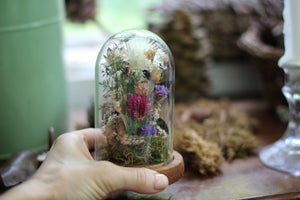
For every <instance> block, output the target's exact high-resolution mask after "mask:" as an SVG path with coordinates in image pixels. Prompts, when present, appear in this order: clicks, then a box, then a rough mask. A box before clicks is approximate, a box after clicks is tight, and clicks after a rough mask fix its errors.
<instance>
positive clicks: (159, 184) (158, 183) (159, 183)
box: [154, 174, 169, 190]
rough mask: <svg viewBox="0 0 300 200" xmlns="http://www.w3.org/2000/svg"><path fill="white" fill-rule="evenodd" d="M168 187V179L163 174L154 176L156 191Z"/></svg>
mask: <svg viewBox="0 0 300 200" xmlns="http://www.w3.org/2000/svg"><path fill="white" fill-rule="evenodd" d="M168 185H169V180H168V178H167V177H166V176H165V175H163V174H156V175H155V186H154V188H155V189H156V190H162V189H165V188H166V187H167V186H168Z"/></svg>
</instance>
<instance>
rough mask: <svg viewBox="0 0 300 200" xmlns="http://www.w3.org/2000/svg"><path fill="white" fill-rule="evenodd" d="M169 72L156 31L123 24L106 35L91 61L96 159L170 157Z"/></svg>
mask: <svg viewBox="0 0 300 200" xmlns="http://www.w3.org/2000/svg"><path fill="white" fill-rule="evenodd" d="M174 76H175V66H174V63H173V58H172V54H171V52H170V50H169V48H168V46H167V45H166V44H165V42H164V41H163V40H162V39H160V38H159V37H158V36H157V35H155V34H153V33H151V32H149V31H146V30H128V31H123V32H121V33H118V34H116V35H114V36H112V37H110V38H109V39H108V41H107V42H106V43H105V44H104V45H103V47H102V49H101V50H100V53H99V55H98V58H97V62H96V80H95V82H96V94H95V127H96V128H100V129H101V130H102V133H101V134H100V135H97V137H96V145H95V159H96V160H108V161H111V162H113V163H116V164H118V165H121V166H146V167H150V168H154V167H156V166H162V165H165V164H167V163H169V162H170V161H171V160H172V159H173V157H172V153H173V137H172V135H173V106H174V90H175V85H174V84H175V82H174V81H175V79H174V78H175V77H174Z"/></svg>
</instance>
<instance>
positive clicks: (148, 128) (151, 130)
mask: <svg viewBox="0 0 300 200" xmlns="http://www.w3.org/2000/svg"><path fill="white" fill-rule="evenodd" d="M156 132H157V130H156V129H155V127H154V126H153V125H150V124H146V125H144V126H141V127H140V128H139V133H140V134H142V135H154V134H155V133H156Z"/></svg>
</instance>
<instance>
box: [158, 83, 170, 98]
mask: <svg viewBox="0 0 300 200" xmlns="http://www.w3.org/2000/svg"><path fill="white" fill-rule="evenodd" d="M169 93H170V91H169V90H168V88H167V87H166V86H164V85H156V86H155V94H156V97H157V99H159V100H160V99H165V98H167V96H168V94H169Z"/></svg>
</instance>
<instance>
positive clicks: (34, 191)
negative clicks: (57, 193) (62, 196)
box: [1, 180, 54, 200]
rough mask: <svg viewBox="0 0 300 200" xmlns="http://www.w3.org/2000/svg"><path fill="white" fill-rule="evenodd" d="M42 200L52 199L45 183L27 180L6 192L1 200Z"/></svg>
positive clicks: (52, 196)
mask: <svg viewBox="0 0 300 200" xmlns="http://www.w3.org/2000/svg"><path fill="white" fill-rule="evenodd" d="M10 199H15V200H27V199H28V200H29V199H30V200H38V199H39V200H44V199H54V195H53V194H52V192H51V190H50V188H49V187H48V186H47V184H45V183H40V182H38V181H36V180H28V181H26V182H24V183H22V184H20V185H18V186H15V187H14V188H11V189H9V190H8V191H6V192H5V193H4V194H3V195H2V196H1V200H10Z"/></svg>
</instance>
